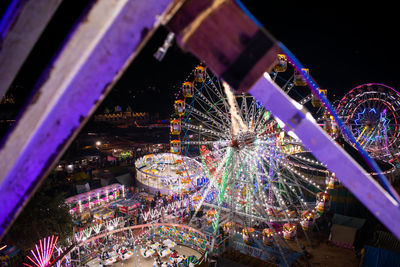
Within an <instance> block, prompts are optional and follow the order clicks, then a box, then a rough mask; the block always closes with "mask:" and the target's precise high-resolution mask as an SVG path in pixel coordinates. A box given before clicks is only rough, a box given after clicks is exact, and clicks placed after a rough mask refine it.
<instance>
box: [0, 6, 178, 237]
mask: <svg viewBox="0 0 400 267" xmlns="http://www.w3.org/2000/svg"><path fill="white" fill-rule="evenodd" d="M33 2H34V1H33ZM172 2H173V0H148V1H139V0H136V1H134V0H130V1H129V0H119V1H97V2H95V3H94V4H93V5H92V7H91V9H90V11H89V12H88V13H87V15H86V17H84V18H82V21H81V23H80V25H79V26H78V27H77V29H75V31H74V32H73V34H72V36H71V37H70V38H69V39H68V41H67V43H66V44H65V45H64V46H63V49H62V51H61V52H60V54H59V55H58V58H57V60H56V61H55V62H54V63H53V65H52V66H49V71H48V72H47V73H49V74H48V76H47V77H42V79H43V78H46V79H43V80H44V82H43V83H42V84H41V85H40V88H38V89H37V91H36V94H35V95H34V96H33V97H32V99H31V100H30V103H29V105H28V106H27V107H26V109H25V111H24V113H23V114H22V116H21V117H20V119H19V120H18V121H17V122H16V125H15V127H14V129H13V130H12V132H11V133H10V134H9V136H8V138H7V139H6V140H5V142H3V146H2V147H1V148H0V149H1V151H0V158H1V159H2V160H1V161H0V207H1V209H0V236H3V235H4V233H5V231H6V230H7V228H8V227H9V226H10V224H11V223H12V221H13V220H14V219H15V217H16V216H17V214H18V213H19V212H20V210H21V209H22V208H23V206H24V205H25V204H26V202H27V200H28V199H29V198H30V196H31V195H32V193H33V192H34V191H35V189H36V188H37V187H38V185H39V184H40V182H41V181H42V179H43V177H45V176H46V174H47V173H48V172H49V171H50V170H51V168H52V166H53V165H54V163H55V162H56V161H57V160H58V159H59V158H60V157H61V155H62V153H63V151H64V150H65V149H66V148H67V147H68V145H69V144H70V142H71V141H72V140H73V138H74V137H75V136H76V135H77V133H78V132H79V130H80V129H81V128H82V127H83V125H84V124H85V122H86V121H87V120H88V118H89V117H90V115H91V114H92V113H93V111H94V110H95V109H96V107H97V106H98V105H99V104H100V102H101V101H102V100H103V98H104V97H105V96H106V94H107V93H108V92H109V91H110V89H111V88H112V86H113V85H114V84H115V82H116V81H117V79H118V78H119V77H120V76H121V75H122V73H123V72H124V70H125V69H126V68H127V66H128V65H129V63H130V62H131V61H132V60H133V59H134V58H135V57H136V55H137V53H138V52H139V51H140V49H141V47H142V45H143V44H144V43H145V42H146V41H147V39H148V38H149V37H150V36H151V35H152V33H153V32H154V30H155V28H156V27H157V26H158V18H159V16H160V15H163V13H164V11H165V10H166V9H167V8H168V7H169V6H170V5H171V4H172ZM45 73H46V72H45Z"/></svg>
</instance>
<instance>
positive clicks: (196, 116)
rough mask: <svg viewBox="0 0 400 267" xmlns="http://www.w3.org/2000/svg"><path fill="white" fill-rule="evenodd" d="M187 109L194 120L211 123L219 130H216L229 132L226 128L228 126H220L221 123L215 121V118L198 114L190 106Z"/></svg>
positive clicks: (205, 114) (196, 110)
mask: <svg viewBox="0 0 400 267" xmlns="http://www.w3.org/2000/svg"><path fill="white" fill-rule="evenodd" d="M188 109H189V110H190V111H191V112H192V116H195V118H196V119H197V120H198V121H204V120H206V121H211V122H212V124H213V125H215V126H217V127H219V128H216V129H218V130H219V131H222V132H227V131H229V128H228V126H227V125H226V124H222V123H220V122H218V121H216V120H215V117H211V116H209V114H208V113H203V112H200V111H199V110H198V109H196V108H194V107H192V106H189V107H188Z"/></svg>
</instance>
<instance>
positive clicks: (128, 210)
mask: <svg viewBox="0 0 400 267" xmlns="http://www.w3.org/2000/svg"><path fill="white" fill-rule="evenodd" d="M138 207H140V202H139V201H137V200H136V199H127V200H123V201H120V202H118V203H117V208H118V211H120V212H122V213H124V214H127V215H130V214H132V213H133V212H135V211H136V208H138Z"/></svg>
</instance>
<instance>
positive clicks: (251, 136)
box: [231, 131, 257, 149]
mask: <svg viewBox="0 0 400 267" xmlns="http://www.w3.org/2000/svg"><path fill="white" fill-rule="evenodd" d="M256 137H257V135H256V133H255V132H252V131H240V132H239V133H238V134H236V135H235V136H234V137H233V139H232V141H231V147H234V148H237V149H240V148H243V147H244V146H248V145H252V144H253V143H254V141H255V140H256Z"/></svg>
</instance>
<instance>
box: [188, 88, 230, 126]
mask: <svg viewBox="0 0 400 267" xmlns="http://www.w3.org/2000/svg"><path fill="white" fill-rule="evenodd" d="M196 90H197V89H196ZM197 94H198V95H199V98H198V99H199V100H201V101H202V102H204V103H205V104H206V105H208V107H209V109H213V110H214V111H215V112H216V114H218V116H219V117H220V118H221V119H222V120H223V121H226V122H229V121H230V118H229V117H228V116H227V115H225V114H226V112H227V110H225V111H223V110H221V109H219V108H218V106H217V105H215V104H213V103H211V102H210V101H209V100H208V99H207V98H206V97H205V96H204V95H203V94H202V93H201V92H200V91H199V90H197ZM206 111H207V109H206Z"/></svg>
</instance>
